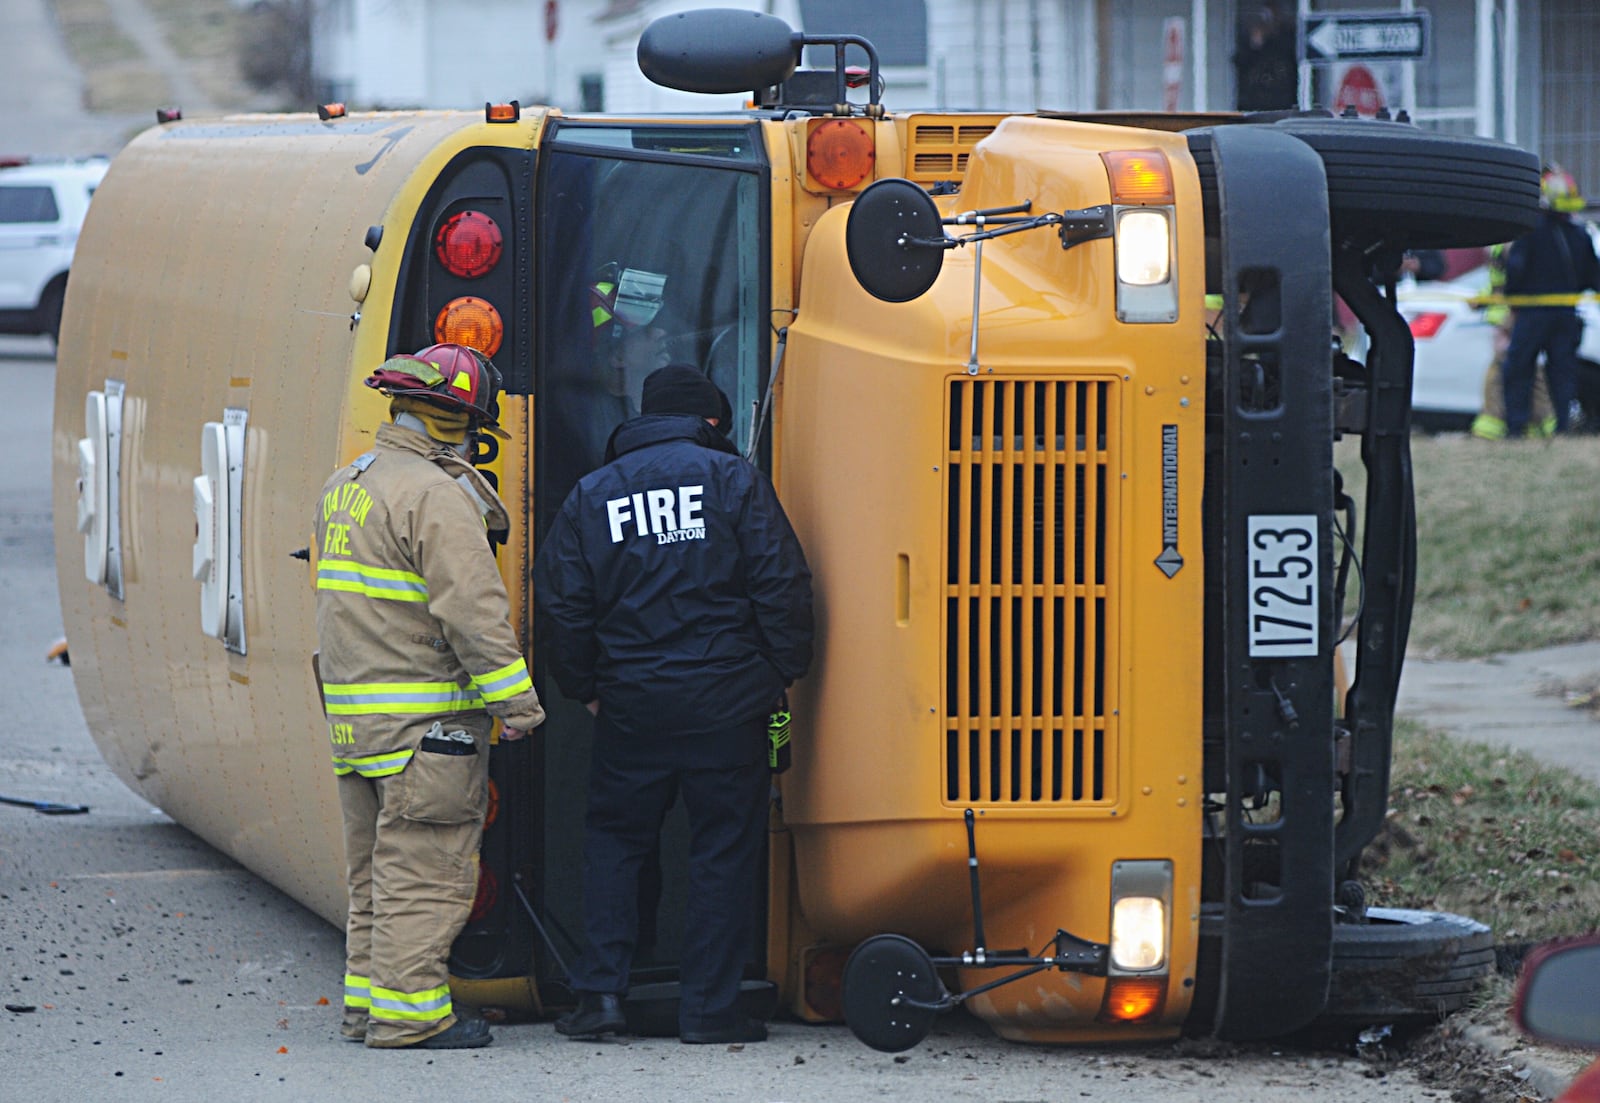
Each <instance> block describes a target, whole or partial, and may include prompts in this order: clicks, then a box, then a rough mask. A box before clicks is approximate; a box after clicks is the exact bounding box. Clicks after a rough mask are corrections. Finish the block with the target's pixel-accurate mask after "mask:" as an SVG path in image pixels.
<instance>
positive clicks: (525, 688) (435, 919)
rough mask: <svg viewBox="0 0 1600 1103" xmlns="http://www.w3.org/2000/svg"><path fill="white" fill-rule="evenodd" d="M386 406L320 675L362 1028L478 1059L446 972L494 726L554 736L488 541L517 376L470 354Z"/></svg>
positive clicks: (468, 879) (401, 1044) (387, 366)
mask: <svg viewBox="0 0 1600 1103" xmlns="http://www.w3.org/2000/svg"><path fill="white" fill-rule="evenodd" d="M366 383H367V386H369V387H374V388H376V389H378V390H379V391H381V392H383V393H384V394H385V395H387V396H389V398H390V404H389V411H390V415H391V417H392V418H393V421H392V423H390V424H386V425H382V426H380V427H379V428H378V433H377V438H376V441H375V445H374V447H373V449H372V451H370V452H367V453H365V454H364V455H361V456H358V457H357V458H356V459H355V460H354V461H353V462H351V463H348V464H346V465H345V466H344V467H341V468H340V469H339V470H338V471H335V472H334V473H333V475H332V476H331V477H329V479H328V481H327V483H325V484H324V485H323V488H322V491H321V493H320V494H319V495H318V497H317V501H316V509H315V512H314V515H313V526H314V529H315V534H316V535H315V543H314V544H313V545H312V547H313V548H314V549H315V551H316V567H317V583H316V585H317V640H318V644H319V647H320V650H319V652H318V654H317V657H316V660H315V665H316V669H317V678H318V685H319V688H320V689H321V691H322V701H323V708H324V710H325V712H326V714H327V719H328V733H329V736H330V739H331V741H332V750H333V772H334V774H335V775H337V777H338V790H339V807H340V810H341V812H342V813H343V820H344V849H345V861H346V865H347V883H348V890H349V919H348V922H347V924H346V927H345V954H346V960H345V978H344V1022H343V1025H342V1028H341V1031H342V1033H343V1034H344V1036H345V1037H346V1038H348V1039H349V1040H350V1041H353V1042H362V1041H364V1042H365V1043H366V1044H367V1045H368V1046H369V1047H372V1048H377V1049H401V1048H407V1049H475V1048H477V1047H479V1046H486V1045H488V1044H489V1043H490V1042H491V1041H492V1040H493V1039H492V1037H491V1036H490V1034H489V1029H488V1027H487V1026H486V1025H485V1024H484V1022H483V1020H482V1019H479V1018H464V1017H460V1016H458V1015H456V1013H455V1009H454V1007H453V1005H452V1003H451V999H450V978H449V973H448V970H447V968H446V964H445V959H446V956H447V955H448V954H449V952H450V944H451V943H452V942H454V941H455V939H456V936H457V935H458V934H460V933H461V929H462V928H463V927H464V926H465V925H466V922H467V916H468V914H469V913H470V912H471V909H472V901H473V897H474V895H475V894H476V891H477V884H478V864H477V857H478V844H479V841H480V839H481V837H482V834H483V818H484V812H485V810H486V808H487V805H488V790H487V785H488V775H489V741H490V736H491V735H492V724H493V719H492V718H493V717H499V718H501V719H502V720H503V721H504V722H505V726H504V729H503V730H502V731H501V733H500V738H502V739H506V740H515V739H521V738H522V737H523V735H524V734H525V733H526V732H527V730H528V729H530V728H533V727H537V726H538V725H539V724H540V723H542V722H543V721H544V709H543V708H542V707H541V705H540V703H539V695H538V694H537V693H536V692H535V691H534V688H533V680H532V678H530V677H529V675H528V667H527V663H526V662H525V661H524V660H523V657H522V651H521V648H520V647H519V646H518V643H517V637H516V633H515V632H513V631H512V628H511V623H510V615H511V604H510V602H509V600H507V597H506V588H505V584H504V583H503V582H502V581H501V578H500V571H499V568H498V567H497V566H496V565H495V560H494V553H493V551H492V550H491V548H490V546H489V541H488V538H487V533H486V528H487V529H500V530H504V529H506V528H507V527H508V525H509V521H508V518H507V515H506V510H505V506H504V505H502V504H501V502H500V498H499V497H498V495H496V494H495V492H494V488H493V487H491V486H490V485H489V483H488V482H487V481H486V480H485V479H484V477H483V476H482V475H481V474H479V473H478V471H477V470H476V469H475V468H474V467H473V466H472V465H471V464H470V463H469V462H467V457H468V456H470V455H471V454H472V451H473V448H474V444H475V434H476V433H477V432H479V431H480V430H481V431H485V432H490V433H495V434H497V435H500V436H504V434H503V433H502V432H501V431H500V429H499V426H498V425H497V423H496V420H495V399H496V397H497V395H498V394H499V391H500V376H499V373H498V372H497V371H495V368H494V365H493V364H491V363H489V361H488V359H487V358H485V357H482V356H480V355H479V354H478V353H476V352H474V351H473V350H471V349H468V348H465V347H463V346H461V345H432V346H429V347H428V348H425V349H423V350H422V351H421V352H418V353H417V354H416V355H415V356H395V357H391V358H390V359H389V360H386V361H385V362H384V363H383V364H382V365H381V366H380V367H379V368H378V369H377V370H376V371H375V372H373V373H372V375H370V376H368V377H367V380H366Z"/></svg>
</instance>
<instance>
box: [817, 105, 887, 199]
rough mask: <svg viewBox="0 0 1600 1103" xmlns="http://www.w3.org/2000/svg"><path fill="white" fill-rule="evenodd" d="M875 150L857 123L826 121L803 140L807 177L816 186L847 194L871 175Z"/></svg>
mask: <svg viewBox="0 0 1600 1103" xmlns="http://www.w3.org/2000/svg"><path fill="white" fill-rule="evenodd" d="M877 159H878V151H877V147H876V145H875V144H874V143H873V140H872V135H871V134H870V133H869V132H868V131H867V129H866V127H864V126H862V125H861V124H860V123H853V122H850V121H849V120H848V119H828V120H827V121H825V122H823V123H820V124H818V125H817V126H815V127H813V128H812V130H811V134H810V135H809V136H808V137H807V138H806V175H807V176H809V177H810V178H811V182H812V183H813V184H816V185H818V186H819V187H824V188H832V189H834V190H835V191H848V190H849V189H851V188H854V187H856V186H857V185H859V184H860V183H861V182H862V181H863V180H866V179H869V178H870V177H871V176H872V166H873V163H874V162H875V161H876V160H877Z"/></svg>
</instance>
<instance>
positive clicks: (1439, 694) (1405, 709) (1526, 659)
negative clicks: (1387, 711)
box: [1397, 642, 1600, 783]
mask: <svg viewBox="0 0 1600 1103" xmlns="http://www.w3.org/2000/svg"><path fill="white" fill-rule="evenodd" d="M1597 682H1600V642H1591V643H1574V644H1567V645H1564V646H1561V647H1548V648H1544V649H1543V650H1539V651H1525V652H1521V653H1519V654H1504V655H1495V656H1493V657H1492V658H1488V659H1473V660H1465V661H1450V660H1443V659H1419V658H1408V659H1406V665H1405V671H1404V673H1403V674H1402V675H1401V676H1400V700H1399V704H1398V708H1397V711H1398V713H1399V715H1401V716H1407V717H1410V718H1412V719H1414V720H1417V721H1419V722H1421V723H1424V724H1427V725H1428V726H1429V727H1432V728H1438V729H1440V730H1442V731H1445V732H1448V733H1449V734H1451V735H1453V736H1456V737H1458V738H1461V739H1471V740H1474V741H1475V742H1479V743H1491V744H1496V745H1505V746H1509V747H1512V748H1514V749H1516V750H1523V751H1528V752H1529V753H1531V754H1533V755H1535V756H1537V757H1538V758H1540V759H1543V760H1544V761H1545V762H1548V763H1551V764H1552V765H1555V766H1564V767H1566V768H1567V769H1569V770H1572V771H1573V772H1574V773H1577V774H1580V775H1582V776H1583V777H1586V778H1588V779H1589V780H1590V781H1593V782H1596V783H1600V716H1596V714H1595V713H1594V712H1592V711H1590V710H1589V709H1584V708H1574V707H1572V706H1571V705H1568V704H1567V703H1566V701H1565V700H1564V699H1563V696H1562V692H1561V688H1562V687H1563V686H1571V685H1575V684H1576V685H1585V686H1587V687H1590V688H1592V687H1593V686H1594V685H1595V684H1596V683H1597Z"/></svg>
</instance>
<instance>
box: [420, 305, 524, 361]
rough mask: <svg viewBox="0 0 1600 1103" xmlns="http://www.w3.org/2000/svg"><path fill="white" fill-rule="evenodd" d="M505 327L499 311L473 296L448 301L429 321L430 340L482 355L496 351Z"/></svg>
mask: <svg viewBox="0 0 1600 1103" xmlns="http://www.w3.org/2000/svg"><path fill="white" fill-rule="evenodd" d="M505 336H506V327H505V323H504V322H503V321H501V319H500V312H499V311H498V310H496V309H495V308H494V306H493V305H491V304H490V303H489V302H488V301H486V300H484V299H480V298H478V297H476V296H474V295H463V296H462V297H461V298H459V299H451V300H450V301H449V302H448V303H446V304H445V306H444V309H443V310H441V311H439V315H438V317H436V318H435V319H434V320H433V339H434V340H435V341H438V342H439V343H441V344H451V345H466V346H467V347H468V348H469V349H477V350H478V351H479V352H481V353H483V354H484V355H485V356H493V355H494V354H495V353H497V352H499V351H500V342H501V341H503V340H505Z"/></svg>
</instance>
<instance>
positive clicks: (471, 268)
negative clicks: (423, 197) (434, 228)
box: [433, 211, 501, 280]
mask: <svg viewBox="0 0 1600 1103" xmlns="http://www.w3.org/2000/svg"><path fill="white" fill-rule="evenodd" d="M500 242H501V237H500V227H499V226H497V225H495V221H494V219H492V218H490V217H489V216H488V215H486V214H483V213H482V212H481V211H461V212H459V213H458V214H453V215H451V216H450V217H449V218H447V219H445V222H444V225H443V226H440V227H439V232H438V233H437V234H435V235H434V238H433V252H434V255H435V256H437V257H438V258H439V263H440V264H442V265H444V266H445V269H446V271H448V272H449V273H450V274H451V275H452V276H460V277H461V278H462V279H467V280H472V279H477V278H478V277H479V276H481V275H483V274H484V273H485V272H488V271H489V270H490V269H491V268H493V267H494V266H495V265H497V264H499V263H500V252H501V246H500Z"/></svg>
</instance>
